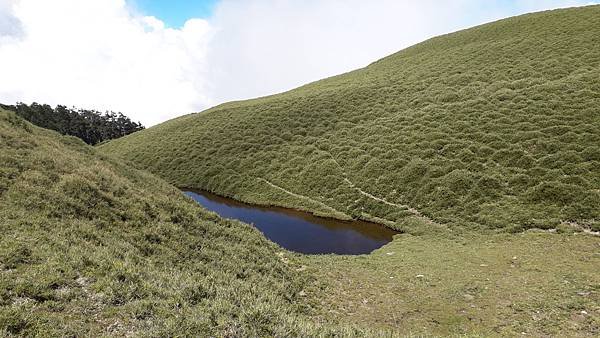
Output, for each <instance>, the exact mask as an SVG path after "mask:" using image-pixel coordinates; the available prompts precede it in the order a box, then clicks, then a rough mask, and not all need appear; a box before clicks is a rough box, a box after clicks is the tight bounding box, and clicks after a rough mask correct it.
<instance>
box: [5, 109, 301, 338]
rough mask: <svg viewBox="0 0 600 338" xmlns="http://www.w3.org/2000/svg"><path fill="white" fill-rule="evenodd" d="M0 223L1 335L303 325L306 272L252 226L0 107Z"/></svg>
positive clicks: (266, 329)
mask: <svg viewBox="0 0 600 338" xmlns="http://www.w3.org/2000/svg"><path fill="white" fill-rule="evenodd" d="M0 233H1V234H2V235H1V236H0V336H3V337H4V336H11V335H18V336H28V337H31V336H36V335H43V336H48V337H51V336H65V337H66V336H73V337H75V336H96V337H97V336H103V335H105V336H131V335H139V336H162V337H165V336H198V337H208V336H217V337H218V336H270V335H277V336H284V335H286V334H292V335H307V334H308V335H310V334H311V333H307V332H312V331H303V330H311V327H312V326H310V325H308V324H306V323H304V322H303V321H302V318H303V313H304V312H306V310H307V307H305V306H303V305H302V304H303V301H302V299H303V298H304V297H301V296H299V295H301V294H302V293H301V291H302V290H303V288H304V285H305V282H306V281H307V280H308V279H307V277H306V276H304V275H303V274H306V272H304V273H301V272H298V271H296V270H297V268H298V266H295V264H297V263H294V261H293V260H291V259H290V257H288V258H286V257H285V256H288V254H286V253H284V252H281V250H280V249H278V248H277V247H276V246H275V245H274V244H272V243H270V242H268V241H267V240H266V239H265V238H264V237H263V236H262V235H260V233H259V232H258V231H257V230H255V229H254V228H253V227H251V226H250V225H245V224H242V223H239V222H234V221H226V220H222V219H220V218H218V217H217V216H216V215H215V214H212V213H209V212H206V211H204V210H203V209H201V208H200V207H198V206H197V204H196V203H195V202H193V201H192V200H190V199H188V198H186V197H184V196H183V195H182V194H181V192H180V191H178V190H177V189H176V188H174V187H172V186H170V185H168V184H167V183H166V182H164V181H162V180H160V179H158V178H156V177H154V176H152V175H151V174H147V173H144V172H141V171H138V170H134V169H131V168H128V167H127V166H124V165H121V164H119V163H117V162H115V161H113V160H111V159H109V158H106V157H104V156H101V155H98V154H97V151H96V150H95V149H93V148H91V147H89V146H87V145H85V144H84V143H83V142H82V141H80V140H79V139H76V138H74V137H70V136H69V137H67V136H61V135H59V134H58V133H55V132H52V131H48V130H45V129H41V128H38V127H34V126H33V125H31V124H29V123H28V122H25V121H24V120H22V119H21V118H19V117H17V116H16V115H14V113H12V112H7V111H3V110H1V109H0ZM307 325H308V326H307Z"/></svg>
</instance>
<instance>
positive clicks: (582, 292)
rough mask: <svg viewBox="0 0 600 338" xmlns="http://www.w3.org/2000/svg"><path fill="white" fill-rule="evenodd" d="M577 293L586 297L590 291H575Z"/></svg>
mask: <svg viewBox="0 0 600 338" xmlns="http://www.w3.org/2000/svg"><path fill="white" fill-rule="evenodd" d="M577 294H578V295H579V296H582V297H587V296H589V295H590V293H589V292H588V291H579V292H577Z"/></svg>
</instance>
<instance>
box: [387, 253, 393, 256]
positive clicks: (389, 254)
mask: <svg viewBox="0 0 600 338" xmlns="http://www.w3.org/2000/svg"><path fill="white" fill-rule="evenodd" d="M393 254H394V252H386V255H388V256H391V255H393Z"/></svg>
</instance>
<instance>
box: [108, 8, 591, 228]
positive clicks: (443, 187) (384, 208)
mask: <svg viewBox="0 0 600 338" xmlns="http://www.w3.org/2000/svg"><path fill="white" fill-rule="evenodd" d="M598 46H600V6H591V7H585V8H573V9H564V10H556V11H549V12H542V13H535V14H530V15H524V16H519V17H514V18H509V19H506V20H501V21H498V22H494V23H490V24H486V25H483V26H479V27H475V28H472V29H467V30H464V31H460V32H457V33H453V34H449V35H445V36H440V37H437V38H433V39H431V40H428V41H425V42H423V43H420V44H418V45H415V46H413V47H411V48H408V49H405V50H403V51H400V52H398V53H396V54H394V55H391V56H389V57H386V58H384V59H382V60H380V61H377V62H375V63H373V64H371V65H370V66H368V67H366V68H363V69H360V70H357V71H354V72H350V73H347V74H344V75H340V76H336V77H332V78H329V79H325V80H322V81H318V82H315V83H312V84H309V85H306V86H303V87H300V88H298V89H295V90H292V91H290V92H287V93H283V94H279V95H273V96H269V97H264V98H259V99H255V100H248V101H242V102H232V103H228V104H224V105H220V106H218V107H215V108H213V109H210V110H208V111H205V112H203V113H200V114H192V115H188V116H184V117H181V118H178V119H175V120H171V121H168V122H166V123H163V124H161V125H159V126H156V127H153V128H150V129H148V130H146V131H142V132H138V133H135V134H132V135H130V136H127V137H125V138H122V139H119V140H116V141H113V142H110V143H108V144H106V145H104V146H102V150H103V151H105V152H107V153H113V154H118V155H120V156H122V157H124V158H127V159H130V160H131V161H133V162H136V163H137V165H139V166H140V167H142V168H147V169H149V170H150V171H152V172H154V173H156V174H158V175H159V176H161V177H163V178H165V179H167V180H168V181H170V182H171V183H173V184H175V185H178V186H186V187H193V188H203V189H208V190H211V191H214V192H216V193H219V194H224V195H229V196H233V197H235V198H238V199H241V200H245V201H250V202H258V203H267V204H278V205H283V206H292V207H296V208H302V209H306V210H310V211H313V212H316V213H320V214H327V215H332V216H337V217H342V218H343V217H363V218H370V219H376V218H378V219H379V221H381V222H382V223H387V224H389V225H392V226H396V227H400V228H401V227H403V224H406V223H407V221H405V220H406V217H405V216H407V215H409V216H410V215H413V216H417V217H418V219H421V220H426V221H427V220H433V221H435V222H438V223H447V224H449V225H454V224H461V225H467V226H469V227H482V228H487V229H490V228H492V229H494V228H501V229H508V230H520V229H525V228H535V227H538V228H540V227H541V228H552V227H556V226H558V225H559V224H561V223H563V224H566V223H569V224H571V225H574V226H578V227H588V228H595V229H596V230H598V228H599V225H598V219H599V217H600V207H599V205H600V190H599V187H600V77H599V74H600V48H598ZM394 223H395V224H394ZM412 223H413V224H414V222H412Z"/></svg>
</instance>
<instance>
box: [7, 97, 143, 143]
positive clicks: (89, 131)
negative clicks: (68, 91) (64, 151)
mask: <svg viewBox="0 0 600 338" xmlns="http://www.w3.org/2000/svg"><path fill="white" fill-rule="evenodd" d="M0 107H1V108H4V109H8V110H12V111H14V112H15V113H17V115H19V116H21V117H23V118H24V119H26V120H27V121H29V122H31V123H33V124H35V125H37V126H39V127H42V128H47V129H52V130H56V131H58V132H59V133H61V134H63V135H73V136H77V137H79V138H80V139H82V140H83V141H84V142H85V143H87V144H91V145H95V144H98V143H100V142H103V141H107V140H112V139H116V138H119V137H122V136H125V135H128V134H131V133H133V132H136V131H138V130H142V129H144V126H143V125H142V124H141V123H140V122H133V121H131V119H130V118H129V117H127V116H125V115H123V114H122V113H120V112H119V113H115V112H112V111H107V112H104V113H101V112H99V111H95V110H86V109H79V108H67V107H65V106H61V105H58V106H56V108H52V107H51V106H49V105H47V104H38V103H35V102H34V103H32V104H31V105H26V104H25V103H17V104H16V105H4V104H0Z"/></svg>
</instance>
